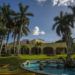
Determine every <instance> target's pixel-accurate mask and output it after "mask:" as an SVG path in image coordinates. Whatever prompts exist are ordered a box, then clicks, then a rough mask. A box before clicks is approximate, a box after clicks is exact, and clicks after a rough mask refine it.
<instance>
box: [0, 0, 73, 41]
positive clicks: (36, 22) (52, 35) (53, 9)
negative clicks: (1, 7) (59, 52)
mask: <svg viewBox="0 0 75 75" xmlns="http://www.w3.org/2000/svg"><path fill="white" fill-rule="evenodd" d="M4 2H5V3H9V4H10V5H11V7H12V9H14V10H15V11H18V3H20V2H21V3H23V4H26V5H29V6H30V7H29V10H28V11H29V12H32V13H33V14H34V17H32V18H30V19H31V20H30V25H29V29H30V31H31V33H29V35H28V36H23V37H22V39H30V40H31V39H38V38H40V39H43V40H45V41H47V42H48V41H50V42H54V41H56V40H58V39H60V38H61V37H59V36H58V35H57V34H56V32H55V31H52V26H53V24H54V21H53V18H54V17H55V16H57V15H59V13H60V11H61V10H63V11H69V9H67V7H66V6H59V7H58V6H53V5H52V2H51V0H47V1H46V2H38V1H37V0H0V4H2V3H4ZM32 33H33V34H32ZM36 34H37V35H36ZM73 37H74V33H73ZM9 41H12V38H10V40H9Z"/></svg>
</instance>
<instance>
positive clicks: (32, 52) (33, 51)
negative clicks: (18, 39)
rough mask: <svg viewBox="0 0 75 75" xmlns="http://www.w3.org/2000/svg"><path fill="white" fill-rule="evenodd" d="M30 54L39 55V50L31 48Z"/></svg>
mask: <svg viewBox="0 0 75 75" xmlns="http://www.w3.org/2000/svg"><path fill="white" fill-rule="evenodd" d="M31 54H37V55H38V54H41V48H38V47H33V48H31Z"/></svg>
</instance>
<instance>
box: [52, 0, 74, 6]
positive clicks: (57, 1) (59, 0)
mask: <svg viewBox="0 0 75 75" xmlns="http://www.w3.org/2000/svg"><path fill="white" fill-rule="evenodd" d="M52 1H53V5H54V6H55V5H58V6H61V5H64V6H68V5H70V4H74V2H75V0H52Z"/></svg>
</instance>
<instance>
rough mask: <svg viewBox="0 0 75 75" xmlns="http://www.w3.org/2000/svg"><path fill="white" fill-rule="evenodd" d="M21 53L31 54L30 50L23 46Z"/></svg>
mask: <svg viewBox="0 0 75 75" xmlns="http://www.w3.org/2000/svg"><path fill="white" fill-rule="evenodd" d="M20 52H21V54H29V48H28V47H25V46H22V47H21V51H20Z"/></svg>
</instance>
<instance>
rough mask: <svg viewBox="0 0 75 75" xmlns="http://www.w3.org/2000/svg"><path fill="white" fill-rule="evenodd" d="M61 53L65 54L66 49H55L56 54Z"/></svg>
mask: <svg viewBox="0 0 75 75" xmlns="http://www.w3.org/2000/svg"><path fill="white" fill-rule="evenodd" d="M62 53H67V49H66V48H59V47H58V48H56V54H62Z"/></svg>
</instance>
